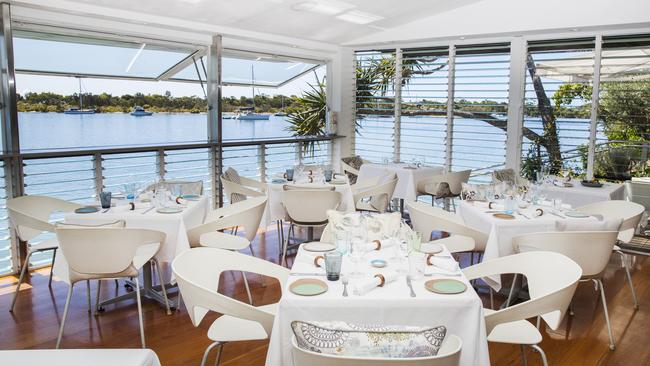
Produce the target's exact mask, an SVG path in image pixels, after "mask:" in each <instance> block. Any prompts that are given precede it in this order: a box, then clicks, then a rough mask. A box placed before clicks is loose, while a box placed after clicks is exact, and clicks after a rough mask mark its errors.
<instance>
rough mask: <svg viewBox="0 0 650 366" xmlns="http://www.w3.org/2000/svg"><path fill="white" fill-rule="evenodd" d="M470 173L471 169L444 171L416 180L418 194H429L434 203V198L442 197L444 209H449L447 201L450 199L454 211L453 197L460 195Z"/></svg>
mask: <svg viewBox="0 0 650 366" xmlns="http://www.w3.org/2000/svg"><path fill="white" fill-rule="evenodd" d="M471 173H472V171H471V170H463V171H459V172H445V173H441V174H437V175H434V176H433V177H431V178H429V179H423V180H421V181H419V182H418V186H417V191H418V195H429V196H431V199H432V204H433V203H435V200H436V199H438V198H442V199H444V200H445V209H446V210H449V201H450V200H451V202H452V204H453V206H454V211H456V204H455V202H454V200H453V198H455V197H459V196H460V193H461V191H462V190H463V188H462V184H463V183H467V181H468V180H469V176H470V174H471Z"/></svg>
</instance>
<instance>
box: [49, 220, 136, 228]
mask: <svg viewBox="0 0 650 366" xmlns="http://www.w3.org/2000/svg"><path fill="white" fill-rule="evenodd" d="M56 227H58V228H64V229H92V228H124V227H126V221H124V220H117V221H115V222H109V223H106V224H96V225H90V224H69V223H65V222H57V223H56Z"/></svg>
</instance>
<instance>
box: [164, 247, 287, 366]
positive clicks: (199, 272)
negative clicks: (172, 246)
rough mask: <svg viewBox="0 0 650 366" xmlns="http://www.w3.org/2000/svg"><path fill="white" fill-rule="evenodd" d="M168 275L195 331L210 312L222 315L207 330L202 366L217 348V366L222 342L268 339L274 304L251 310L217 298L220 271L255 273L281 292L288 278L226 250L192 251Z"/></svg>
mask: <svg viewBox="0 0 650 366" xmlns="http://www.w3.org/2000/svg"><path fill="white" fill-rule="evenodd" d="M172 271H173V272H174V275H175V276H176V279H177V281H178V287H179V290H180V293H181V295H182V296H183V300H184V303H185V307H186V308H187V313H188V314H189V316H190V320H191V321H192V324H193V325H194V326H195V327H198V326H199V324H200V323H201V320H203V318H204V317H205V315H206V314H207V313H208V312H210V311H213V312H216V313H220V314H223V315H221V316H220V317H219V318H218V319H217V320H215V321H214V322H213V323H212V325H210V328H209V329H208V338H209V339H210V340H211V341H213V343H212V344H210V346H208V348H207V349H206V350H205V352H204V354H203V359H202V361H201V365H202V366H203V365H205V363H206V361H207V358H208V355H209V353H210V351H211V350H212V349H213V348H214V347H216V346H219V353H218V355H217V365H218V364H219V358H220V355H221V350H222V349H223V345H224V344H225V343H226V342H233V341H250V340H257V339H267V338H268V337H269V336H270V334H271V330H272V329H273V320H274V317H275V313H276V309H277V303H275V304H269V305H264V306H258V307H255V306H252V305H249V304H246V303H243V302H241V301H238V300H235V299H232V298H230V297H228V296H225V295H223V294H220V293H219V292H218V291H217V289H218V288H219V277H220V276H221V274H222V273H223V272H224V271H244V272H252V273H257V274H261V275H265V276H269V277H273V278H276V279H277V280H278V281H279V282H280V289H281V290H283V289H284V287H285V284H286V282H287V279H288V277H289V270H288V269H286V268H284V267H281V266H278V265H277V264H274V263H271V262H269V261H265V260H262V259H259V258H255V257H251V256H248V255H243V254H241V253H236V252H232V251H229V250H223V249H215V248H193V249H190V250H186V251H185V252H183V253H181V254H180V255H179V256H178V257H176V259H174V261H173V262H172Z"/></svg>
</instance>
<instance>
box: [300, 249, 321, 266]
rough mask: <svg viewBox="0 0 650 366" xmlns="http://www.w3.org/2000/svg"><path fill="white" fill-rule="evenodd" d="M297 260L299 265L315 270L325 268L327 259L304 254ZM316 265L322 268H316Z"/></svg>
mask: <svg viewBox="0 0 650 366" xmlns="http://www.w3.org/2000/svg"><path fill="white" fill-rule="evenodd" d="M296 258H297V259H296V262H297V263H303V264H306V265H309V266H311V267H314V268H325V258H324V257H323V256H322V255H311V254H308V253H307V252H304V253H302V254H301V255H299V256H297V257H296ZM316 258H318V260H316ZM316 263H318V265H320V267H318V266H316Z"/></svg>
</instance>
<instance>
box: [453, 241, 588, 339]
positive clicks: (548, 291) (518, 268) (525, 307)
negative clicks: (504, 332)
mask: <svg viewBox="0 0 650 366" xmlns="http://www.w3.org/2000/svg"><path fill="white" fill-rule="evenodd" d="M463 273H464V274H465V276H466V277H467V279H469V280H472V279H476V278H482V277H487V276H494V275H500V274H506V273H518V274H522V275H524V276H525V277H526V280H527V281H528V289H529V293H530V300H528V301H525V302H522V303H519V304H517V305H513V306H510V307H507V308H505V309H502V310H499V311H496V312H494V313H490V314H487V315H486V316H485V326H486V331H487V334H488V335H489V334H490V332H492V330H493V329H494V328H495V327H496V326H497V325H499V324H502V323H509V322H514V321H518V320H523V319H528V318H532V317H535V316H541V317H542V319H544V321H545V322H546V323H547V324H548V325H549V327H551V329H557V328H558V327H559V326H560V323H561V322H562V319H563V318H564V314H565V313H566V309H567V307H568V306H569V304H570V303H571V298H573V294H574V292H575V290H576V287H577V286H578V281H579V280H580V278H581V276H582V269H581V268H580V266H579V265H578V264H577V263H576V262H574V261H573V260H572V259H571V258H569V257H567V256H565V255H562V254H559V253H554V252H546V251H536V252H526V253H519V254H514V255H510V256H506V257H500V258H495V259H491V260H487V261H484V262H481V263H479V264H475V265H473V266H470V267H467V268H465V269H463Z"/></svg>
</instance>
